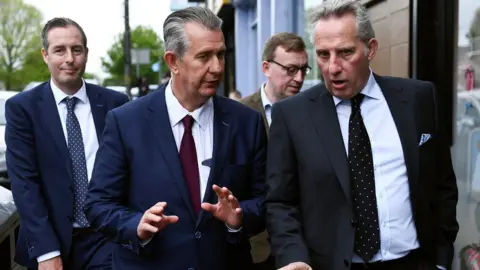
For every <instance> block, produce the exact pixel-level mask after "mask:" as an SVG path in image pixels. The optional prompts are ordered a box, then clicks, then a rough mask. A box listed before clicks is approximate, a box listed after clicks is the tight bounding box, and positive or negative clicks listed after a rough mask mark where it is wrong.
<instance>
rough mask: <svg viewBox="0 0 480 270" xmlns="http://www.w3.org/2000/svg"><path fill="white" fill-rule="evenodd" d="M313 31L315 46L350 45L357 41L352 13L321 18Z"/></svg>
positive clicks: (355, 24)
mask: <svg viewBox="0 0 480 270" xmlns="http://www.w3.org/2000/svg"><path fill="white" fill-rule="evenodd" d="M313 31H314V44H315V47H317V48H318V47H330V46H341V45H352V43H355V42H356V41H357V23H356V20H355V16H354V15H353V14H345V15H343V16H329V17H327V18H324V19H321V20H319V21H318V23H317V24H316V25H315V28H314V29H313Z"/></svg>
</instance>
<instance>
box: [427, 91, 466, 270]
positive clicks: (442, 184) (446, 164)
mask: <svg viewBox="0 0 480 270" xmlns="http://www.w3.org/2000/svg"><path fill="white" fill-rule="evenodd" d="M431 89H432V94H433V100H434V108H435V118H436V119H435V123H436V129H437V131H436V132H437V134H438V136H437V140H436V141H437V147H436V151H437V153H436V155H435V158H436V159H437V160H436V163H437V169H438V170H439V174H438V176H439V177H438V179H437V182H436V187H435V188H436V199H437V203H436V207H437V208H436V209H437V215H438V218H437V219H438V221H437V225H438V227H437V265H441V266H447V268H448V269H450V267H451V265H452V261H453V255H454V247H453V243H454V242H455V238H456V237H457V233H458V230H459V227H458V222H457V212H456V210H457V202H458V189H457V180H456V177H455V173H454V171H453V165H452V159H451V153H450V147H449V145H448V143H447V136H446V135H447V131H446V128H445V126H444V125H441V124H440V123H439V122H440V121H439V120H440V119H443V117H444V116H442V110H441V109H440V108H439V106H440V104H439V100H438V97H437V92H436V90H435V87H434V86H433V84H432V85H431Z"/></svg>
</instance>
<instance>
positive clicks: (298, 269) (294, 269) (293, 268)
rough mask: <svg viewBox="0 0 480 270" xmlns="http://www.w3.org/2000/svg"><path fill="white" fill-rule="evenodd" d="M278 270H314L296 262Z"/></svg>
mask: <svg viewBox="0 0 480 270" xmlns="http://www.w3.org/2000/svg"><path fill="white" fill-rule="evenodd" d="M278 270H312V267H310V265H308V264H306V263H304V262H294V263H291V264H289V265H286V266H284V267H282V268H280V269H278Z"/></svg>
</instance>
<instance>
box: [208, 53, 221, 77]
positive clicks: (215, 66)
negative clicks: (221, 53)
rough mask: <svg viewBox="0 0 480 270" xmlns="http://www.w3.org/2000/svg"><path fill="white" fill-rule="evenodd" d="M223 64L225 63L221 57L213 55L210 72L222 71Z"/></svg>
mask: <svg viewBox="0 0 480 270" xmlns="http://www.w3.org/2000/svg"><path fill="white" fill-rule="evenodd" d="M223 65H224V62H223V60H222V59H220V58H219V57H218V56H214V57H212V61H211V64H210V68H209V71H210V73H213V74H220V73H222V70H223Z"/></svg>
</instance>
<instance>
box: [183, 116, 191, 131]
mask: <svg viewBox="0 0 480 270" xmlns="http://www.w3.org/2000/svg"><path fill="white" fill-rule="evenodd" d="M193 121H194V119H193V117H192V116H191V115H187V116H185V117H184V118H183V119H182V122H183V127H184V128H185V129H186V130H188V131H191V130H192V126H193Z"/></svg>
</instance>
